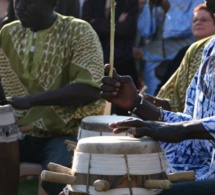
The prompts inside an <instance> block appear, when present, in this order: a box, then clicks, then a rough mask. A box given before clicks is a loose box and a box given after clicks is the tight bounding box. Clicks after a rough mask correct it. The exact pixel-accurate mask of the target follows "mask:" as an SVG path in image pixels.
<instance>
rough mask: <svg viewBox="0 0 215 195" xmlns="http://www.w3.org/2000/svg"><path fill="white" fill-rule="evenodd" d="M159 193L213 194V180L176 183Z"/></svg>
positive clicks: (214, 193) (169, 194) (167, 194)
mask: <svg viewBox="0 0 215 195" xmlns="http://www.w3.org/2000/svg"><path fill="white" fill-rule="evenodd" d="M160 195H215V180H206V181H190V182H181V183H176V184H173V186H172V188H171V189H169V190H164V191H163V192H162V193H161V194H160Z"/></svg>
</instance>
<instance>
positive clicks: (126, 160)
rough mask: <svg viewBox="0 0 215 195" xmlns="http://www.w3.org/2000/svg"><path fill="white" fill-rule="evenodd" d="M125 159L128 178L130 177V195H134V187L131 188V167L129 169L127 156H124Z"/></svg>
mask: <svg viewBox="0 0 215 195" xmlns="http://www.w3.org/2000/svg"><path fill="white" fill-rule="evenodd" d="M124 157H125V164H126V169H127V176H128V185H129V186H128V187H129V191H130V195H133V191H132V187H131V178H130V173H129V167H128V158H127V154H124Z"/></svg>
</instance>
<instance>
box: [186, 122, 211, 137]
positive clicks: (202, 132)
mask: <svg viewBox="0 0 215 195" xmlns="http://www.w3.org/2000/svg"><path fill="white" fill-rule="evenodd" d="M182 128H183V130H184V132H185V133H184V135H185V139H209V140H212V139H214V138H213V137H212V136H211V135H210V133H209V132H208V131H207V130H206V129H205V127H204V126H203V124H202V122H201V121H190V122H185V123H183V125H182Z"/></svg>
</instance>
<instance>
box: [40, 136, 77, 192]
mask: <svg viewBox="0 0 215 195" xmlns="http://www.w3.org/2000/svg"><path fill="white" fill-rule="evenodd" d="M66 139H69V140H72V141H76V138H75V137H72V136H59V137H54V138H51V139H50V140H49V141H48V142H47V144H46V146H45V147H44V150H42V156H43V161H42V167H43V169H45V170H46V169H47V165H48V163H50V162H53V163H57V164H60V165H63V166H65V167H70V168H71V162H72V156H73V153H72V152H69V151H68V150H67V148H66V146H65V145H64V144H63V143H64V141H65V140H66ZM41 185H42V187H43V188H44V190H45V191H46V192H47V193H48V194H49V195H57V194H59V193H60V192H61V191H62V190H63V188H64V187H65V185H64V184H57V183H52V182H46V181H43V182H42V183H41Z"/></svg>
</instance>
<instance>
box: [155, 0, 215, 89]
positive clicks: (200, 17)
mask: <svg viewBox="0 0 215 195" xmlns="http://www.w3.org/2000/svg"><path fill="white" fill-rule="evenodd" d="M192 33H193V36H194V37H195V39H196V40H197V41H198V40H200V39H203V38H206V37H209V36H211V35H214V34H215V16H214V14H213V12H211V11H210V10H209V9H208V8H207V6H206V4H204V3H203V4H200V5H198V6H197V7H196V8H195V9H194V13H193V19H192ZM189 47H190V45H187V46H185V47H183V48H182V49H180V50H179V52H178V53H177V55H176V56H175V57H174V58H173V60H166V61H164V66H165V67H163V68H164V70H163V71H162V70H161V68H162V66H161V67H160V66H158V67H157V68H156V69H155V73H156V75H157V74H159V73H160V76H161V77H160V79H161V83H160V84H159V85H158V88H157V91H159V90H160V88H161V87H162V86H163V85H164V84H165V83H166V82H167V81H168V79H169V78H170V77H171V76H172V75H173V73H174V72H175V71H176V70H177V68H178V67H179V65H180V64H181V61H182V59H183V57H184V55H185V53H186V51H187V49H188V48H189ZM197 67H198V66H197ZM195 70H196V69H195ZM161 74H163V75H161Z"/></svg>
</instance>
